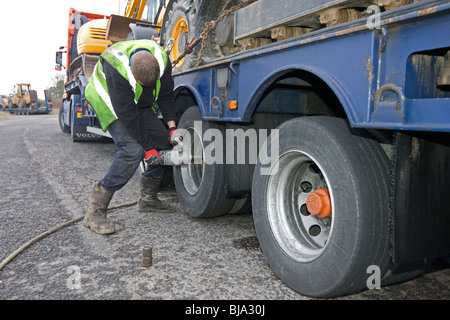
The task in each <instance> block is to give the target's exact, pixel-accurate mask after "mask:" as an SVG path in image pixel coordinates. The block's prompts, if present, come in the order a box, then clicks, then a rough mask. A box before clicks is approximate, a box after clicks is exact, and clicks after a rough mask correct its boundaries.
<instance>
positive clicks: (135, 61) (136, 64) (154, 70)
mask: <svg viewBox="0 0 450 320" xmlns="http://www.w3.org/2000/svg"><path fill="white" fill-rule="evenodd" d="M131 72H132V73H133V75H134V77H135V78H136V81H138V82H139V83H140V84H142V85H143V86H145V87H153V86H154V85H155V83H156V81H157V80H158V78H159V63H158V60H156V58H155V57H154V56H153V54H151V53H150V52H148V51H139V52H136V53H135V54H134V55H133V57H132V59H131Z"/></svg>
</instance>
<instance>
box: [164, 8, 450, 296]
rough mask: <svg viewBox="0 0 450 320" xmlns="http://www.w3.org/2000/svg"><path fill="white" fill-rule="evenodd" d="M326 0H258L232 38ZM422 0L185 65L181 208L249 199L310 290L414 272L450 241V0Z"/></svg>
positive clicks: (350, 287)
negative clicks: (267, 134) (256, 148)
mask: <svg viewBox="0 0 450 320" xmlns="http://www.w3.org/2000/svg"><path fill="white" fill-rule="evenodd" d="M325 2H328V4H331V3H336V1H318V2H312V1H311V2H309V3H308V2H306V1H293V0H292V1H290V0H286V1H269V0H267V1H266V0H259V1H256V2H255V3H252V4H251V5H249V6H247V7H245V8H242V9H240V10H238V11H237V12H236V14H235V15H234V28H233V30H234V37H235V40H239V39H240V38H245V37H248V36H249V34H250V37H254V39H257V38H261V37H262V38H263V37H264V36H265V35H264V33H265V32H267V29H269V28H273V26H274V24H273V21H272V19H271V18H270V17H272V16H274V15H278V17H276V18H275V19H273V20H274V21H278V22H280V21H283V22H284V23H285V25H288V24H289V21H291V23H290V25H294V26H295V25H300V26H302V23H304V21H306V20H307V19H312V18H311V16H310V15H309V14H310V13H311V12H313V9H314V8H312V7H314V6H317V7H320V6H322V5H324V3H325ZM337 2H339V1H337ZM341 2H342V1H341ZM344 2H345V1H344ZM411 2H412V1H411ZM415 2H416V3H412V4H409V5H406V6H402V7H399V8H396V9H392V10H385V11H381V10H380V11H377V10H375V8H373V7H372V9H373V11H372V15H368V16H367V15H366V16H364V17H361V18H359V19H355V20H352V21H349V22H345V23H341V24H336V25H331V26H329V27H327V28H318V29H316V30H312V31H310V32H308V33H305V34H301V35H298V36H294V37H291V38H288V39H284V40H280V41H276V42H274V41H273V40H272V41H270V42H271V43H269V44H267V45H265V46H260V47H256V48H252V49H248V50H245V51H241V52H237V53H234V54H231V55H227V56H225V57H223V58H220V59H216V60H212V61H208V63H206V64H203V65H200V66H198V67H195V68H190V69H187V70H182V68H179V71H178V72H177V73H175V74H174V81H175V87H176V89H175V93H176V101H177V105H178V111H179V114H180V116H181V119H180V121H179V127H180V128H184V129H185V130H186V131H185V135H186V137H188V138H189V139H188V142H186V140H185V143H184V145H183V152H184V153H187V155H188V157H186V159H188V158H189V159H191V161H188V162H186V163H184V164H181V165H179V166H175V167H174V180H175V185H176V189H177V193H178V196H179V200H180V202H181V204H182V206H183V209H184V210H185V211H186V212H187V213H188V214H190V215H191V216H194V217H199V218H207V217H214V216H219V215H223V214H226V213H228V212H230V211H232V210H239V208H242V207H244V206H248V203H249V201H251V207H252V211H253V217H254V224H255V229H256V235H257V237H258V240H259V243H260V246H261V249H262V251H263V253H264V255H265V257H266V259H267V262H268V263H269V265H270V266H271V267H272V269H273V270H274V272H275V273H276V274H277V275H278V276H279V277H280V278H281V279H282V280H283V281H284V282H285V283H286V284H287V285H289V286H290V287H292V288H293V289H295V290H297V291H298V292H300V293H302V294H304V295H308V296H313V297H335V296H340V295H345V294H349V293H352V292H357V291H360V290H364V289H367V288H374V287H379V286H380V285H387V284H392V283H397V282H400V281H404V280H407V279H410V278H412V277H414V276H416V275H418V274H420V273H421V272H422V271H423V270H424V269H425V268H426V267H427V266H428V265H429V264H430V263H431V262H432V261H433V260H434V259H435V258H437V257H440V256H443V255H444V256H445V255H447V254H448V253H449V252H450V232H449V227H450V209H449V208H450V200H449V199H450V179H449V178H450V134H449V132H450V91H449V84H450V83H449V76H448V75H449V71H450V69H449V66H450V61H449V59H450V38H449V37H448V35H449V34H450V4H449V2H448V1H419V2H417V1H415ZM274 6H276V8H275V7H274ZM302 6H304V8H302V9H301V10H300V11H299V10H297V9H298V8H300V7H302ZM369 8H370V7H369ZM200 9H201V8H200ZM315 9H317V8H315ZM168 10H170V8H169V9H168ZM250 17H251V18H250ZM302 19H304V20H302ZM216 37H217V36H216ZM194 54H197V56H198V51H197V52H194ZM266 132H267V133H271V135H270V136H268V137H267V139H264V135H263V134H261V133H266ZM230 140H231V141H230ZM239 143H240V144H239ZM255 146H257V147H258V154H257V157H256V158H255V157H253V160H254V159H256V161H252V152H254V148H255ZM240 156H244V157H245V161H241V162H239V161H238V160H239V157H240ZM208 158H209V159H208ZM192 159H201V160H200V161H195V160H192ZM236 206H237V207H238V208H237V209H236Z"/></svg>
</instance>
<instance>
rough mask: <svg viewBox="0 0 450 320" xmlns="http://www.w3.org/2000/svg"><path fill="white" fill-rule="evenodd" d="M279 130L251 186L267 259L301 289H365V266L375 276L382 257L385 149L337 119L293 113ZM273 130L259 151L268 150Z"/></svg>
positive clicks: (326, 292) (385, 253) (314, 292)
mask: <svg viewBox="0 0 450 320" xmlns="http://www.w3.org/2000/svg"><path fill="white" fill-rule="evenodd" d="M278 129H279V131H278V133H279V144H278V147H279V148H275V149H274V150H277V149H278V150H277V151H278V154H277V155H276V154H275V155H274V154H272V155H271V160H272V162H271V167H267V166H265V165H263V164H262V163H261V162H258V164H257V165H256V167H255V171H254V176H253V186H252V205H253V216H254V223H255V229H256V233H257V236H258V240H259V242H260V245H261V248H262V250H263V252H264V255H265V257H266V259H267V261H268V263H269V264H270V266H271V267H272V269H273V270H274V272H275V273H276V274H277V275H278V276H279V277H280V278H281V279H282V280H283V281H284V282H285V283H286V284H287V285H288V286H290V287H292V288H293V289H295V290H297V291H298V292H300V293H301V294H304V295H307V296H312V297H321V298H326V297H334V296H341V295H345V294H350V293H353V292H357V291H360V290H363V289H365V288H367V281H368V278H369V276H370V275H371V274H369V273H368V270H369V269H368V268H369V267H371V266H375V267H377V268H379V271H380V275H381V276H382V275H383V274H384V273H385V272H386V270H387V268H388V264H389V234H388V219H389V217H388V185H389V176H388V170H389V169H388V168H389V161H388V158H387V156H386V155H385V153H384V152H383V150H382V149H381V147H380V145H379V144H378V143H377V142H376V141H374V140H372V139H370V138H368V137H365V136H364V135H363V134H362V132H360V131H356V130H353V129H351V128H350V127H349V125H348V124H347V122H346V121H344V120H342V119H338V118H331V117H308V118H296V119H292V120H289V121H287V122H285V123H283V124H282V125H281V126H280V127H278ZM272 137H273V135H272V136H270V137H269V138H268V139H267V141H266V143H265V145H264V146H263V148H262V149H261V150H262V151H263V150H272V149H271V147H272V146H271V144H272V143H276V139H274V141H272ZM275 146H276V145H275ZM266 148H267V149H266ZM267 162H268V161H267ZM372 268H373V267H372ZM370 270H371V269H370Z"/></svg>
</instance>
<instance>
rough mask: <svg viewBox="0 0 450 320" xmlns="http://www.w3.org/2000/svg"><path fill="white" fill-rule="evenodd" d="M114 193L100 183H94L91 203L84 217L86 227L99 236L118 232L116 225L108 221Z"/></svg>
mask: <svg viewBox="0 0 450 320" xmlns="http://www.w3.org/2000/svg"><path fill="white" fill-rule="evenodd" d="M113 195H114V191H109V190H106V189H105V188H104V187H103V186H102V185H101V184H100V182H98V181H96V182H95V183H94V190H93V191H92V196H91V203H90V204H89V208H88V210H87V212H86V215H85V216H84V225H85V226H86V227H88V228H91V230H92V231H94V232H95V233H98V234H111V233H114V232H115V231H116V229H115V228H114V225H113V224H112V223H111V222H110V221H109V220H108V219H106V209H107V208H108V205H109V202H110V201H111V198H112V196H113Z"/></svg>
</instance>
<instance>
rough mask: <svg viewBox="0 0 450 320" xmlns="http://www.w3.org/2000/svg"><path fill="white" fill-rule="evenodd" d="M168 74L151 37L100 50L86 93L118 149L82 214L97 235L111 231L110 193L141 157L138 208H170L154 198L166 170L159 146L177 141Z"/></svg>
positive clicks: (131, 172)
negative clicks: (143, 166)
mask: <svg viewBox="0 0 450 320" xmlns="http://www.w3.org/2000/svg"><path fill="white" fill-rule="evenodd" d="M171 72H172V66H171V63H170V60H169V58H168V56H167V54H166V52H165V51H164V49H163V48H161V47H160V46H159V45H158V44H157V43H156V42H155V41H152V40H130V41H123V42H118V43H116V44H114V45H112V46H110V47H108V48H107V49H106V50H105V52H104V53H102V55H101V56H100V59H99V61H98V63H97V65H96V66H95V69H94V72H93V74H92V76H91V79H90V80H89V84H88V85H87V87H86V91H85V96H86V99H87V100H88V102H89V104H90V105H91V106H92V107H93V108H94V110H95V112H96V114H97V116H98V119H99V121H100V124H101V126H102V129H103V131H105V132H106V131H108V132H109V133H110V135H111V136H112V138H113V140H114V142H115V144H116V145H117V147H118V148H119V151H117V153H116V154H115V156H114V159H113V161H112V163H111V165H110V167H109V169H108V171H107V173H106V175H105V176H104V178H103V179H101V180H100V181H96V182H95V183H94V190H93V192H92V196H91V201H90V205H89V208H88V210H87V212H86V215H85V217H84V224H85V225H86V226H87V227H89V228H91V230H92V231H94V232H96V233H99V234H110V233H114V232H115V227H114V225H113V224H112V223H111V222H110V221H109V220H108V219H107V214H106V211H107V208H108V205H109V203H110V201H111V198H112V196H113V195H114V192H116V191H118V190H120V189H121V188H122V187H123V186H125V184H126V183H127V182H128V181H129V180H130V179H131V177H133V175H134V173H135V172H136V169H137V168H138V166H139V164H140V162H141V161H142V159H145V161H146V162H147V163H148V165H149V166H148V167H149V169H148V170H147V172H146V173H144V174H143V175H142V177H141V186H140V191H141V199H140V200H139V203H138V205H137V211H139V212H172V211H174V209H173V208H172V207H171V206H170V205H167V204H165V203H163V202H162V201H160V200H159V199H158V198H157V196H156V194H157V192H158V191H159V187H160V183H161V179H162V178H163V176H164V172H165V170H166V169H165V167H163V166H161V165H160V163H161V162H162V159H161V156H160V155H159V153H158V150H165V149H169V148H170V144H172V145H176V143H177V141H179V140H178V139H181V135H180V134H179V132H178V131H177V130H176V122H175V120H176V114H175V102H174V96H173V88H174V83H173V79H172V75H171ZM156 102H157V104H156ZM158 108H159V109H158ZM157 110H160V111H161V114H162V116H163V119H164V122H165V123H166V124H167V127H166V126H165V125H164V123H163V122H162V121H161V120H160V119H159V118H158V115H157Z"/></svg>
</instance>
